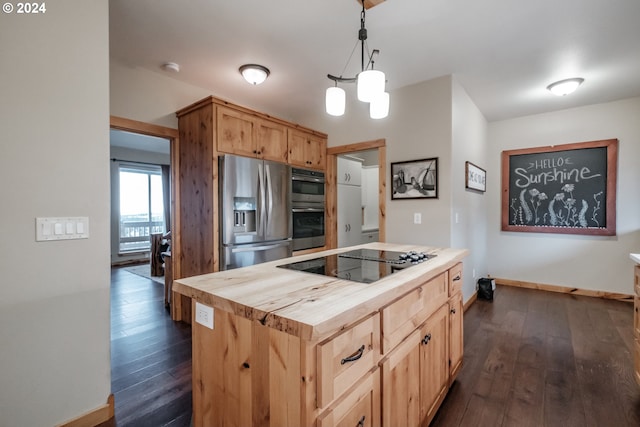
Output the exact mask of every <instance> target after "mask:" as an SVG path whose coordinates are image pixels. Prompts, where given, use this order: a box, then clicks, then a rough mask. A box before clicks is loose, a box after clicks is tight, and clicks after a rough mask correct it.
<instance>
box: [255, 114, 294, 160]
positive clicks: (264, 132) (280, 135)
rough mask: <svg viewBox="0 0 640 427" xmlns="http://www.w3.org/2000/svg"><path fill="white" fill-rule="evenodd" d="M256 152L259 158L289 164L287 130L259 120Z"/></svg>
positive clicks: (257, 123)
mask: <svg viewBox="0 0 640 427" xmlns="http://www.w3.org/2000/svg"><path fill="white" fill-rule="evenodd" d="M256 128H257V141H256V151H257V153H256V154H257V155H258V157H260V158H262V159H265V160H273V161H276V162H281V163H286V162H287V128H286V127H285V126H283V125H281V124H278V123H275V122H270V121H268V120H260V119H259V120H257V121H256Z"/></svg>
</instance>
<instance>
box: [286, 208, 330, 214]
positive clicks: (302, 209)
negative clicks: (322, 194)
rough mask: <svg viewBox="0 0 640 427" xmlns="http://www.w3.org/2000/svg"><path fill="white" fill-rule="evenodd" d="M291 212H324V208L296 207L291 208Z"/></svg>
mask: <svg viewBox="0 0 640 427" xmlns="http://www.w3.org/2000/svg"><path fill="white" fill-rule="evenodd" d="M291 212H293V213H300V212H324V209H321V208H294V209H291Z"/></svg>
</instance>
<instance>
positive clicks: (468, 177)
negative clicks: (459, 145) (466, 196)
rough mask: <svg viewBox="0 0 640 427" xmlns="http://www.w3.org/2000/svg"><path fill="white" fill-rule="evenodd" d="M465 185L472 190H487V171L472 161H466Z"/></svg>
mask: <svg viewBox="0 0 640 427" xmlns="http://www.w3.org/2000/svg"><path fill="white" fill-rule="evenodd" d="M464 175H465V176H464V186H465V187H466V188H469V189H471V190H477V191H482V192H485V191H487V171H486V170H484V169H482V168H481V167H479V166H476V165H474V164H473V163H471V162H464Z"/></svg>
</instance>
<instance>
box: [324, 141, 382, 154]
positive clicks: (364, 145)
mask: <svg viewBox="0 0 640 427" xmlns="http://www.w3.org/2000/svg"><path fill="white" fill-rule="evenodd" d="M386 146H387V141H386V139H375V140H372V141H364V142H356V143H355V144H347V145H338V146H336V147H327V155H332V156H335V155H336V154H346V153H352V152H354V151H365V150H373V149H374V148H380V147H386Z"/></svg>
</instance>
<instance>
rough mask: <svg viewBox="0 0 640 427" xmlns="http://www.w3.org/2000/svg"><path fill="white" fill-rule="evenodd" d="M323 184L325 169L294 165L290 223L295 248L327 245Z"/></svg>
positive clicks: (296, 249) (295, 249) (301, 248)
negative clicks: (295, 166)
mask: <svg viewBox="0 0 640 427" xmlns="http://www.w3.org/2000/svg"><path fill="white" fill-rule="evenodd" d="M324 186H325V179H324V173H323V172H318V171H313V170H307V169H298V168H292V170H291V200H292V205H291V222H292V224H293V250H294V251H299V250H303V249H311V248H318V247H322V246H324V243H325V236H324V235H325V229H324V210H325V203H324V202H325V196H324V188H325V187H324Z"/></svg>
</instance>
